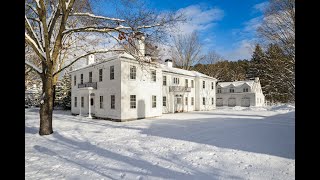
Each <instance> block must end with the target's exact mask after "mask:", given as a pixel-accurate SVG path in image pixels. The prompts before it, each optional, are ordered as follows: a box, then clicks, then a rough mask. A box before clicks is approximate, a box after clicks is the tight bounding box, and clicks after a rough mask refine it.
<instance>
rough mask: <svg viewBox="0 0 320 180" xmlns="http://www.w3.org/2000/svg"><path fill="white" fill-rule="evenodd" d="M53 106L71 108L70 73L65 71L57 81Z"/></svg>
mask: <svg viewBox="0 0 320 180" xmlns="http://www.w3.org/2000/svg"><path fill="white" fill-rule="evenodd" d="M55 106H56V107H62V108H63V109H71V75H70V74H69V73H67V72H66V73H65V74H64V75H63V77H62V79H61V80H60V81H58V82H57V85H56V97H55Z"/></svg>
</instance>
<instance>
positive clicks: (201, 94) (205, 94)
mask: <svg viewBox="0 0 320 180" xmlns="http://www.w3.org/2000/svg"><path fill="white" fill-rule="evenodd" d="M203 81H205V88H203ZM212 82H213V84H214V85H213V89H212V87H211V83H212ZM197 85H198V86H197V89H198V94H197V99H198V104H197V110H200V111H207V110H212V109H215V108H216V80H215V79H211V78H203V77H198V78H197ZM203 98H205V105H203ZM212 98H213V104H212Z"/></svg>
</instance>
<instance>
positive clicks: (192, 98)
mask: <svg viewBox="0 0 320 180" xmlns="http://www.w3.org/2000/svg"><path fill="white" fill-rule="evenodd" d="M191 105H192V106H193V105H194V97H191Z"/></svg>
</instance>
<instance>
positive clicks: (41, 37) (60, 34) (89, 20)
mask: <svg viewBox="0 0 320 180" xmlns="http://www.w3.org/2000/svg"><path fill="white" fill-rule="evenodd" d="M88 7H89V8H88ZM137 18H140V19H141V20H136V22H141V23H136V24H130V23H129V21H127V20H126V19H120V18H112V17H105V16H100V15H95V14H93V13H92V12H91V11H90V3H89V1H88V0H78V1H75V0H26V2H25V41H26V43H27V44H28V46H30V47H31V48H32V50H33V52H34V54H35V55H36V56H37V57H38V59H39V61H40V65H39V66H38V65H37V64H34V62H33V61H32V60H30V59H26V60H25V64H26V65H27V66H29V67H30V68H32V69H33V70H34V71H35V72H36V73H38V75H39V76H40V77H41V81H42V95H41V98H42V100H41V104H40V129H39V134H40V135H49V134H51V133H53V128H52V112H53V99H54V94H55V93H54V87H55V85H56V82H57V78H58V76H59V73H60V72H62V71H63V70H64V69H66V68H68V67H70V66H71V65H73V64H74V63H75V62H77V61H78V60H80V59H82V58H84V57H87V56H88V55H91V54H96V53H109V52H115V51H124V49H115V48H102V49H95V48H93V47H92V46H89V45H88V43H87V42H86V41H83V40H84V38H86V37H87V36H88V35H96V34H105V35H108V36H109V37H112V38H113V39H115V40H116V41H117V42H119V43H121V42H123V41H128V40H129V37H131V35H134V34H135V33H136V32H138V31H144V30H147V29H156V28H158V29H159V28H160V27H165V26H166V25H170V24H173V22H175V21H177V20H179V18H181V16H176V15H175V16H171V15H162V16H161V17H160V16H136V17H133V20H134V19H137ZM149 18H152V19H153V20H148V19H149ZM143 19H145V20H143ZM149 22H150V24H149ZM116 35H119V36H118V37H117V36H116ZM73 52H74V53H73ZM75 52H77V53H75ZM138 60H139V59H138Z"/></svg>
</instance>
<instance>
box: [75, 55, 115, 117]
mask: <svg viewBox="0 0 320 180" xmlns="http://www.w3.org/2000/svg"><path fill="white" fill-rule="evenodd" d="M120 65H121V64H120V61H119V60H117V59H114V60H110V61H108V62H105V63H101V64H97V65H95V66H92V67H88V68H84V69H81V70H79V71H74V72H72V73H71V76H72V86H71V87H72V88H71V103H72V104H71V113H72V114H79V113H80V106H81V103H80V100H81V96H83V97H84V107H82V108H81V114H82V115H87V114H88V109H89V95H88V90H87V88H78V84H80V74H83V82H84V83H86V82H88V81H89V72H90V71H92V82H97V89H94V90H92V92H93V93H94V94H95V96H92V98H93V99H94V106H91V113H92V114H93V115H95V116H97V117H102V118H111V119H120V118H121V104H120V93H121V92H120V89H121V83H120V78H121V66H120ZM110 66H114V79H113V80H110ZM99 69H103V73H102V76H103V78H102V82H99ZM75 75H76V77H77V84H76V85H74V76H75ZM111 95H115V109H111ZM100 96H103V108H102V109H100ZM74 97H77V107H74Z"/></svg>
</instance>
